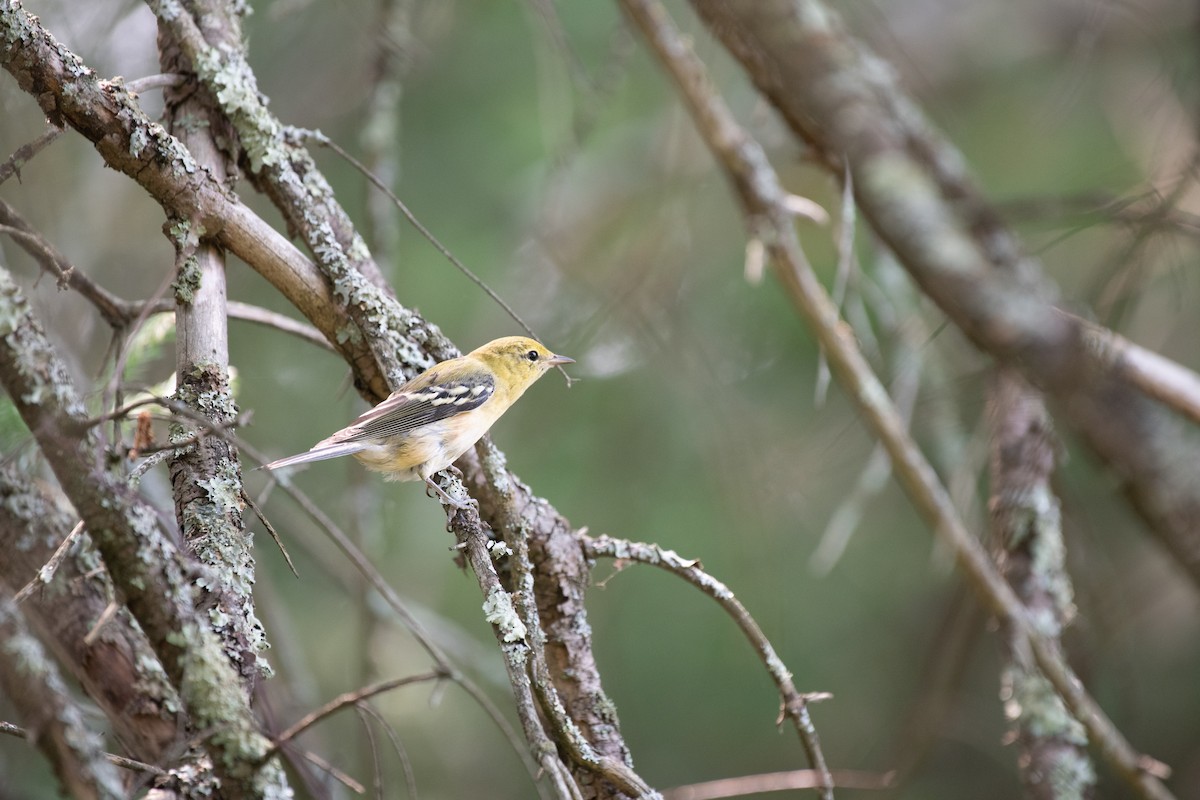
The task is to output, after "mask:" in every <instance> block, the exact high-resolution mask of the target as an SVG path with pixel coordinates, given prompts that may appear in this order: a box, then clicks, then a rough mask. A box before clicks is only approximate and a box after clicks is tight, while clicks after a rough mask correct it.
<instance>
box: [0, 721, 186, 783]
mask: <svg viewBox="0 0 1200 800" xmlns="http://www.w3.org/2000/svg"><path fill="white" fill-rule="evenodd" d="M0 733H2V734H4V735H6V736H15V737H17V738H18V739H28V740H29V741H33V733H32V732H30V731H28V730H26V729H25V728H22V727H21V726H20V725H14V724H12V723H11V722H4V721H0ZM104 758H105V760H106V761H108V763H110V764H113V765H114V766H118V767H121V768H122V769H127V770H130V771H131V772H145V773H147V774H149V775H158V776H164V775H166V774H167V772H166V770H164V769H162V768H160V767H156V766H154V765H153V764H146V763H144V762H142V761H137V760H135V759H132V758H127V757H125V756H119V755H116V754H115V753H105V754H104Z"/></svg>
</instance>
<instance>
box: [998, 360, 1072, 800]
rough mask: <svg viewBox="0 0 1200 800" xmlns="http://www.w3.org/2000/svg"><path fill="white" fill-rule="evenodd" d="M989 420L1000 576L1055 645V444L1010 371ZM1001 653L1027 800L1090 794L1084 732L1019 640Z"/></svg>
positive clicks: (1061, 549)
mask: <svg viewBox="0 0 1200 800" xmlns="http://www.w3.org/2000/svg"><path fill="white" fill-rule="evenodd" d="M991 423H992V458H991V500H990V502H989V503H988V507H989V509H990V510H991V514H992V531H993V534H994V536H995V538H996V540H997V541H998V542H1000V543H1001V545H1002V546H1003V551H1004V553H1005V558H1004V561H1003V562H1002V563H1003V567H1004V574H1005V577H1006V578H1007V579H1008V582H1009V584H1011V585H1012V587H1013V591H1015V592H1016V594H1017V597H1019V598H1020V600H1021V602H1022V603H1024V604H1025V608H1026V610H1027V612H1028V615H1029V621H1030V624H1031V625H1032V626H1033V627H1034V628H1035V629H1036V630H1037V631H1038V633H1039V634H1040V635H1041V636H1043V637H1045V638H1046V640H1047V641H1055V642H1056V641H1058V640H1059V638H1060V635H1061V633H1062V629H1063V627H1064V626H1065V625H1066V624H1067V622H1068V621H1069V620H1070V618H1071V615H1072V614H1073V613H1074V605H1073V602H1072V596H1073V591H1072V589H1071V578H1070V576H1069V575H1067V572H1066V543H1065V542H1064V541H1063V531H1062V524H1061V519H1060V517H1059V504H1058V498H1057V497H1056V496H1055V494H1054V490H1053V489H1052V488H1051V486H1050V477H1051V475H1052V474H1053V472H1054V468H1055V465H1056V462H1057V460H1058V458H1057V450H1058V441H1057V439H1056V438H1055V435H1054V430H1053V427H1052V425H1051V423H1050V417H1049V414H1048V413H1047V412H1046V409H1045V406H1044V405H1043V404H1042V401H1041V398H1040V396H1039V395H1038V394H1037V393H1036V392H1034V391H1033V390H1032V389H1031V388H1030V386H1029V385H1028V384H1027V383H1025V381H1024V380H1023V379H1022V378H1021V377H1020V375H1018V374H1017V373H1016V372H1015V371H1013V370H1011V369H1003V368H1002V369H1001V370H1000V371H999V372H998V374H997V375H996V379H995V381H994V385H993V387H992V392H991ZM1009 649H1010V660H1009V663H1008V665H1007V667H1006V668H1005V670H1004V675H1003V678H1002V689H1001V695H1002V698H1003V700H1004V708H1005V715H1006V716H1007V717H1008V719H1009V722H1011V723H1012V724H1013V725H1014V726H1015V729H1016V733H1017V743H1018V745H1019V747H1020V748H1021V755H1020V757H1019V758H1018V759H1017V764H1018V767H1019V769H1020V771H1021V782H1022V783H1023V784H1024V785H1025V793H1026V797H1029V798H1032V800H1063V798H1078V800H1086V798H1089V797H1092V796H1093V795H1094V794H1095V783H1096V770H1095V767H1094V766H1093V765H1092V761H1091V758H1089V756H1088V753H1087V741H1088V739H1087V731H1086V729H1085V728H1084V726H1083V725H1082V724H1080V722H1079V720H1077V719H1075V718H1074V717H1073V716H1071V714H1070V712H1069V711H1068V710H1067V707H1066V705H1065V704H1064V703H1063V700H1062V698H1061V697H1059V695H1058V694H1057V692H1055V690H1054V687H1053V686H1052V685H1051V684H1050V682H1049V681H1048V680H1046V678H1045V676H1044V675H1042V674H1041V672H1039V671H1038V670H1037V669H1036V668H1035V667H1034V665H1033V664H1030V663H1029V657H1028V654H1027V653H1025V652H1024V639H1023V637H1022V636H1020V635H1017V636H1016V637H1014V638H1013V640H1012V641H1011V642H1010V648H1009Z"/></svg>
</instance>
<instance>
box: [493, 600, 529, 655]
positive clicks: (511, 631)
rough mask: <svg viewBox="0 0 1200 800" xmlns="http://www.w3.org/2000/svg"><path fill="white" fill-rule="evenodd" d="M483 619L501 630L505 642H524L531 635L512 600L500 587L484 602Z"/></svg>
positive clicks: (501, 636)
mask: <svg viewBox="0 0 1200 800" xmlns="http://www.w3.org/2000/svg"><path fill="white" fill-rule="evenodd" d="M483 618H484V619H486V620H487V621H488V622H490V623H491V624H492V625H495V626H496V627H497V628H498V629H499V630H500V638H501V639H502V640H503V641H505V642H523V641H525V637H526V636H527V635H528V633H529V631H528V629H527V628H526V627H525V623H524V622H522V621H521V618H520V617H519V616H518V615H517V610H516V609H515V608H513V604H512V598H511V597H509V596H508V592H506V591H504V590H503V589H501V588H499V587H496V588H494V589H493V590H492V591H491V592H490V593H489V594H488V596H487V599H486V600H484V601H483Z"/></svg>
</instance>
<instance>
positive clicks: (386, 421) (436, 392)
mask: <svg viewBox="0 0 1200 800" xmlns="http://www.w3.org/2000/svg"><path fill="white" fill-rule="evenodd" d="M432 371H433V370H430V371H429V372H432ZM429 372H426V373H424V374H422V375H421V376H419V377H418V378H417V379H416V380H414V381H410V382H409V383H408V384H406V385H405V386H403V387H401V388H400V389H399V390H397V391H395V392H393V393H392V395H391V396H390V397H388V399H386V400H384V401H383V402H382V403H380V404H379V405H377V406H375V407H374V408H372V409H371V410H370V411H368V412H366V413H365V414H363V415H362V416H361V417H359V418H358V419H356V420H355V421H354V422H353V423H351V424H350V425H349V426H347V427H346V428H343V429H342V430H340V431H338V432H337V433H335V434H333V435H332V436H330V437H329V438H328V439H325V440H324V441H322V442H318V443H317V445H316V446H315V447H314V448H313V449H314V450H315V449H316V448H317V447H321V446H322V445H332V444H342V443H351V442H361V441H364V440H373V439H380V438H383V437H386V436H396V435H398V434H404V433H408V432H409V431H411V430H413V429H414V428H418V427H420V426H422V425H428V424H429V423H431V422H437V421H438V420H443V419H446V418H447V417H452V416H454V415H455V414H461V413H463V412H464V411H470V410H471V409H473V408H479V406H481V405H483V404H484V403H486V402H487V401H488V399H489V398H490V397H491V396H492V395H493V394H494V393H495V391H496V381H495V379H494V378H493V377H492V376H491V374H489V373H487V372H482V371H480V372H469V373H466V374H459V375H456V376H455V377H454V378H453V379H449V380H438V377H437V376H436V375H433V376H430V378H429V379H427V380H424V381H422V380H421V379H422V378H425V376H426V375H429Z"/></svg>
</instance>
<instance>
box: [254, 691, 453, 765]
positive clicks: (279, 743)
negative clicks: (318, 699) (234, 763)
mask: <svg viewBox="0 0 1200 800" xmlns="http://www.w3.org/2000/svg"><path fill="white" fill-rule="evenodd" d="M449 677H450V674H449V673H448V672H446V671H445V670H441V669H435V670H433V671H432V672H422V673H421V674H419V675H409V676H407V677H404V678H393V679H392V680H387V681H380V682H379V683H376V684H373V685H371V686H364V687H363V688H362V689H358V690H355V691H353V692H346V693H345V694H340V695H338V696H337V697H335V698H333V699H332V700H330V701H329V702H328V703H326V704H325V705H323V706H321V707H320V708H318V709H316V710H315V711H313V712H311V713H309V714H306V715H305V716H304V717H303V718H301V719H300V720H298V721H297V722H296V723H295V724H293V725H291V726H290V727H288V728H287V729H286V730H284V731H283V733H280V734H279V735H278V736H276V737H275V741H274V742H272V744H271V747H270V749H269V750H267V752H266V753H264V754H263V757H262V758H263V760H264V761H265V760H267V759H268V758H270V757H271V756H273V755H274V754H275V753H276V752H278V751H279V748H281V747H283V746H284V745H285V744H287V743H288V742H290V741H291V740H292V739H295V738H296V737H297V736H299V735H300V734H301V733H304V731H306V730H308V729H309V728H311V727H312V726H313V725H316V724H317V723H318V722H320V721H321V720H323V719H325V717H328V716H329V715H330V714H333V713H334V712H336V711H339V710H341V709H343V708H345V707H346V706H352V705H355V704H356V703H360V702H362V701H363V700H366V699H368V698H370V697H374V696H375V695H378V694H383V693H384V692H390V691H392V690H393V689H398V688H400V687H401V686H409V685H411V684H414V683H424V682H425V681H440V680H443V679H445V678H449Z"/></svg>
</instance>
